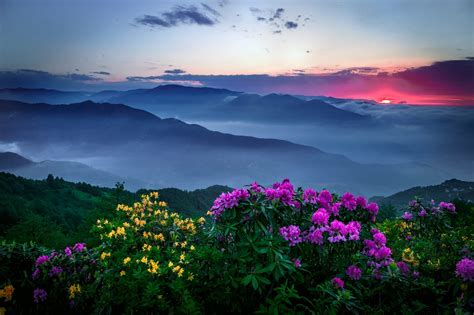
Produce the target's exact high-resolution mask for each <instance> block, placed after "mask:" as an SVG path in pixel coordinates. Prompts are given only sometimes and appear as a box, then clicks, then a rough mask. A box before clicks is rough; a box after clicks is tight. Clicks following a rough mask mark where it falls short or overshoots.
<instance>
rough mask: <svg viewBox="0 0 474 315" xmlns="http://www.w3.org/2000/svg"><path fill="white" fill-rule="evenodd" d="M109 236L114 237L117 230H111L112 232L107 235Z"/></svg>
mask: <svg viewBox="0 0 474 315" xmlns="http://www.w3.org/2000/svg"><path fill="white" fill-rule="evenodd" d="M107 236H108V237H109V238H112V237H114V236H115V230H112V231H110V233H109V234H108V235H107Z"/></svg>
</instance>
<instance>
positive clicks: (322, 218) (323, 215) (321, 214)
mask: <svg viewBox="0 0 474 315" xmlns="http://www.w3.org/2000/svg"><path fill="white" fill-rule="evenodd" d="M328 220H329V213H328V212H327V211H326V209H324V208H319V209H318V210H317V211H316V212H315V213H313V216H312V217H311V221H312V222H313V223H314V224H316V225H326V224H328Z"/></svg>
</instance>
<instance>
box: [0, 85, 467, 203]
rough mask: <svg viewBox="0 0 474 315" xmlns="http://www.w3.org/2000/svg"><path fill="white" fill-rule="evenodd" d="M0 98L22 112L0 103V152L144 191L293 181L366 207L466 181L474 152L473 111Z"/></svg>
mask: <svg viewBox="0 0 474 315" xmlns="http://www.w3.org/2000/svg"><path fill="white" fill-rule="evenodd" d="M2 98H3V99H5V98H7V99H10V100H20V101H22V102H16V101H7V100H3V101H0V124H1V125H0V149H2V148H4V149H3V150H0V151H12V148H13V149H14V150H13V151H15V152H17V153H21V154H24V155H25V156H28V157H32V158H34V159H35V160H37V161H42V160H60V161H72V162H80V163H83V164H85V165H88V166H92V167H94V168H95V169H98V170H102V171H106V172H108V174H115V176H117V177H120V178H125V179H126V182H134V183H138V185H143V187H153V188H155V187H169V186H177V187H180V188H187V189H194V188H201V187H207V186H210V185H213V184H225V185H230V186H240V185H243V184H248V183H250V182H252V181H254V180H258V181H260V182H262V183H271V182H273V181H276V180H281V179H282V178H285V177H291V178H292V180H293V181H295V182H297V183H298V184H302V185H309V186H315V187H320V188H321V187H331V188H333V189H336V191H341V192H343V191H345V190H349V189H350V190H352V191H356V192H361V193H365V194H367V195H368V196H369V195H376V194H377V195H379V194H390V193H394V192H396V191H399V190H402V189H405V188H407V187H411V186H415V185H428V184H431V183H433V182H439V181H441V180H444V179H448V178H452V177H458V178H460V179H465V180H470V179H471V180H472V178H473V177H474V171H473V162H472V160H473V159H472V158H473V156H474V148H473V145H472V141H470V140H469V139H466V138H465V137H462V136H461V135H462V134H463V133H465V132H471V130H472V129H473V128H474V127H473V126H472V124H470V123H471V122H473V121H474V120H473V117H474V116H473V114H474V111H472V110H471V109H470V108H462V109H461V108H442V107H439V108H437V109H428V108H416V107H414V106H407V105H396V106H381V105H378V104H375V103H373V102H370V101H363V100H359V101H358V100H344V99H335V98H329V97H301V96H291V95H281V94H269V95H263V96H261V95H256V94H247V93H240V92H234V91H230V90H226V89H213V88H194V87H184V86H179V85H164V86H158V87H156V88H153V89H139V90H131V91H124V92H122V91H103V92H99V93H84V92H62V91H56V90H45V89H35V90H28V89H4V90H0V99H2ZM86 100H94V102H92V101H86ZM78 101H79V103H76V102H78ZM23 102H27V103H39V104H27V103H23ZM41 103H42V104H41ZM45 103H49V104H60V103H64V104H70V105H48V104H45ZM71 103H73V104H71ZM74 103H75V104H74ZM123 104H126V105H129V106H132V107H129V106H125V105H123ZM141 109H144V110H146V111H144V110H141ZM414 111H420V112H421V113H420V112H417V113H416V115H415V114H412V113H413V112H414ZM153 114H155V115H157V116H155V115H153ZM158 116H159V117H161V118H159V117H158ZM166 117H178V118H180V119H184V120H185V121H186V122H194V123H197V124H187V123H184V122H183V121H180V120H177V119H173V118H166ZM163 118H165V119H163ZM201 125H202V126H204V127H207V128H210V129H213V130H218V131H222V132H225V133H221V132H213V131H211V130H209V129H206V128H204V127H202V126H201ZM226 133H232V134H239V135H245V136H246V137H243V136H234V135H231V134H226ZM467 134H469V133H467ZM254 136H257V137H259V138H264V139H259V138H255V137H254ZM271 139H284V140H288V141H290V142H288V141H281V140H271ZM292 142H293V143H292ZM296 143H299V144H296ZM300 144H304V145H300ZM328 152H333V153H338V154H331V153H328ZM343 155H345V156H343ZM346 156H347V157H346ZM355 161H357V162H355ZM35 178H37V177H35ZM387 179H389V180H387ZM71 180H74V179H71ZM97 184H102V183H97ZM129 189H135V186H134V184H132V185H131V186H129Z"/></svg>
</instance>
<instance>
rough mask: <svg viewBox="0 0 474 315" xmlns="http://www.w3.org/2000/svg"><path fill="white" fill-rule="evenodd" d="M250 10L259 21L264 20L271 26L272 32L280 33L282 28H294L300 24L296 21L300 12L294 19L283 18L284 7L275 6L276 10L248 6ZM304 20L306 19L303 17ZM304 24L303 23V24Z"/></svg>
mask: <svg viewBox="0 0 474 315" xmlns="http://www.w3.org/2000/svg"><path fill="white" fill-rule="evenodd" d="M249 10H250V12H251V13H252V15H253V16H255V18H256V19H257V21H259V22H264V23H265V24H267V25H268V26H269V27H270V28H271V32H272V33H273V34H282V33H283V31H282V29H284V28H286V29H296V28H298V26H300V24H299V23H297V21H299V20H300V19H301V18H302V15H301V14H298V15H297V16H296V19H294V20H288V19H285V18H284V16H283V15H284V14H285V12H286V10H285V9H284V8H277V9H276V10H262V9H259V8H255V7H250V8H249ZM305 20H306V19H305ZM303 26H304V24H303Z"/></svg>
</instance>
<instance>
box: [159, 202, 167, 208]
mask: <svg viewBox="0 0 474 315" xmlns="http://www.w3.org/2000/svg"><path fill="white" fill-rule="evenodd" d="M158 206H160V207H166V206H167V204H166V202H164V201H160V202H159V203H158Z"/></svg>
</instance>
